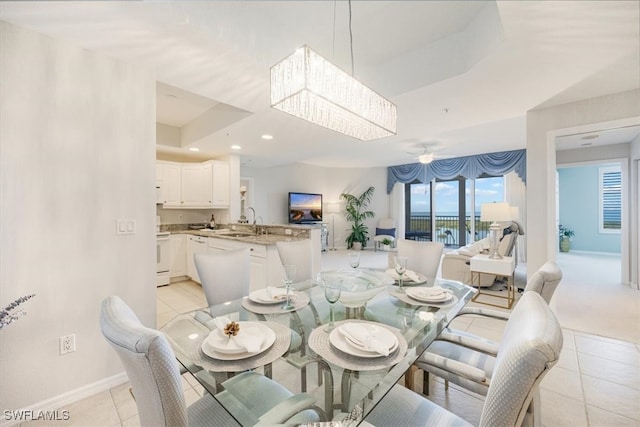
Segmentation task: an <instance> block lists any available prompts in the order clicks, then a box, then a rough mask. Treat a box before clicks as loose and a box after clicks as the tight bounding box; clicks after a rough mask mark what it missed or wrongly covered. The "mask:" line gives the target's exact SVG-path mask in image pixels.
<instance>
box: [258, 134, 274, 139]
mask: <svg viewBox="0 0 640 427" xmlns="http://www.w3.org/2000/svg"><path fill="white" fill-rule="evenodd" d="M260 138H262V139H273V135H267V134H266V133H265V134H264V135H262V136H261V137H260Z"/></svg>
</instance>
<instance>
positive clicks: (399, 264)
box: [395, 256, 408, 293]
mask: <svg viewBox="0 0 640 427" xmlns="http://www.w3.org/2000/svg"><path fill="white" fill-rule="evenodd" d="M407 261H408V260H407V257H406V256H397V257H396V264H395V269H396V273H398V276H400V278H399V279H398V292H400V293H403V292H404V288H403V287H402V276H403V275H404V273H405V272H406V271H407Z"/></svg>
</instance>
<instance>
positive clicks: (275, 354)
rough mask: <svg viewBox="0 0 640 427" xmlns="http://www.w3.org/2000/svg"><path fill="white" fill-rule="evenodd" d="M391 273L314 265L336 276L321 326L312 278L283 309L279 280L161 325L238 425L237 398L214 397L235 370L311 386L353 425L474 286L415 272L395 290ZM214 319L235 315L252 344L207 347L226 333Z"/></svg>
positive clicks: (330, 410) (333, 415)
mask: <svg viewBox="0 0 640 427" xmlns="http://www.w3.org/2000/svg"><path fill="white" fill-rule="evenodd" d="M391 276H392V274H390V271H387V272H385V271H383V270H374V269H363V268H361V269H355V270H354V269H344V270H336V271H332V272H326V273H322V277H323V279H322V280H332V279H335V278H339V279H340V281H341V282H342V289H343V292H342V295H341V298H340V300H339V301H338V302H336V303H335V304H334V309H335V310H334V317H335V326H334V329H333V330H330V331H328V330H327V324H328V323H329V311H330V310H329V306H330V304H329V303H328V302H327V300H326V298H325V295H324V287H323V286H321V285H319V284H318V283H316V281H317V280H314V281H308V282H305V283H297V284H296V286H295V290H293V291H292V293H291V297H292V308H290V309H283V302H282V301H281V299H280V298H282V293H283V291H282V288H268V289H263V290H260V291H256V292H252V293H251V294H250V295H249V296H247V297H244V298H241V299H239V300H234V301H229V302H226V303H224V304H219V305H216V306H212V307H208V308H205V309H201V310H196V311H193V312H189V313H185V314H181V315H178V316H177V317H175V318H174V319H172V320H171V321H170V322H169V323H167V325H165V326H164V327H163V328H162V329H161V330H162V331H163V333H164V334H165V335H166V336H167V338H168V340H169V342H170V343H171V346H172V348H173V349H174V352H175V354H176V358H177V359H178V361H179V362H180V363H181V364H182V366H184V368H185V369H186V370H187V371H189V372H190V373H191V374H192V375H193V376H194V377H195V378H196V379H197V380H198V381H199V383H200V384H202V386H203V387H204V389H206V391H207V392H209V393H210V394H211V395H212V396H213V397H215V398H216V399H217V400H218V401H219V402H220V403H221V404H222V406H223V407H224V408H225V409H226V410H227V411H228V412H229V413H230V414H231V415H232V416H233V417H234V419H235V420H237V421H238V425H250V424H251V422H248V421H246V420H247V418H246V417H244V416H243V413H241V412H242V411H243V409H242V408H240V407H239V406H238V405H231V404H228V401H227V400H225V399H223V398H222V397H223V396H224V394H223V393H224V391H225V387H224V383H225V382H226V381H227V380H229V379H230V378H233V377H234V376H236V375H238V374H240V373H242V372H245V371H253V372H257V373H259V374H261V375H264V376H266V377H268V378H270V379H271V380H273V381H275V382H277V383H278V384H280V385H282V386H284V387H286V389H288V390H290V391H291V393H292V394H294V395H295V394H298V393H306V394H308V395H309V396H312V397H313V399H314V400H315V405H316V406H317V407H318V408H320V409H321V410H322V411H323V412H324V417H325V418H326V420H327V421H341V420H349V425H357V424H358V423H360V422H361V421H362V420H363V419H364V418H365V417H366V416H367V414H368V413H369V412H370V411H371V409H372V408H373V407H374V406H375V405H376V404H377V403H378V402H379V401H380V400H381V399H382V398H383V397H384V396H385V394H386V393H387V392H388V391H389V390H390V389H391V387H393V385H394V384H396V383H397V382H398V381H399V380H400V379H402V377H403V375H405V373H406V372H407V371H409V372H413V371H411V370H410V368H411V367H412V365H413V363H414V362H415V361H416V359H417V358H418V357H419V356H420V355H421V354H422V352H423V351H424V350H425V349H426V348H427V347H428V346H429V345H430V344H431V342H432V341H433V340H434V339H436V337H437V336H438V335H439V334H440V332H441V331H442V330H443V329H444V328H445V327H446V326H447V325H448V323H449V322H450V321H451V320H452V319H453V317H454V316H455V315H456V314H457V313H459V312H460V310H461V309H462V308H463V307H464V306H465V305H466V304H467V303H468V302H469V301H470V300H471V298H472V297H473V295H474V294H475V292H476V291H475V290H474V288H472V287H470V286H468V285H465V284H462V283H460V282H456V281H451V280H444V279H433V278H425V277H420V280H418V279H416V281H415V282H411V281H408V282H405V285H406V286H405V287H404V289H403V292H399V289H398V286H397V280H394V278H393V277H391ZM435 290H438V291H439V292H440V291H442V292H443V293H442V294H440V296H441V297H440V298H435V299H429V298H426V297H425V298H422V297H421V296H425V295H428V294H429V293H430V292H431V291H435ZM360 295H364V297H363V298H357V297H358V296H360ZM442 295H444V297H442ZM220 319H224V322H222V323H227V322H231V321H233V322H235V323H236V326H238V327H239V329H240V333H239V334H238V336H237V337H240V336H241V334H242V331H243V328H244V330H245V331H246V332H245V334H247V336H248V334H249V333H250V331H252V332H251V333H253V334H254V335H256V336H260V339H259V342H258V343H257V347H256V345H255V344H256V343H253V344H254V348H252V349H251V351H248V350H247V349H248V348H249V347H246V348H242V349H240V350H238V351H235V352H231V351H229V352H227V351H224V350H226V349H223V348H218V347H216V342H218V341H219V342H222V341H224V342H227V341H226V340H229V341H232V338H229V337H227V336H226V335H225V334H224V332H223V330H222V329H223V327H224V325H223V326H221V322H220ZM353 325H355V326H356V327H357V328H358V329H353ZM348 328H349V329H348ZM347 330H350V332H352V333H360V332H363V331H365V332H366V333H365V335H366V337H365V338H363V337H364V335H363V336H360V337H359V338H362V341H358V340H357V339H355V338H354V337H353V334H352V335H349V334H347V333H346V331H347ZM227 332H228V331H227ZM372 336H373V337H374V338H373V340H372V339H371V337H372ZM221 337H222V338H221ZM237 337H234V338H233V339H236V338H237ZM376 337H377V338H379V339H376ZM245 339H246V338H245ZM365 340H366V341H367V342H366V343H365V342H364V341H365ZM236 341H237V342H236V343H235V346H237V347H242V342H241V340H236ZM238 342H240V344H238ZM374 343H375V345H374ZM380 343H383V344H384V345H380ZM247 392H250V390H247Z"/></svg>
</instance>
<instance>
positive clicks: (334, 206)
mask: <svg viewBox="0 0 640 427" xmlns="http://www.w3.org/2000/svg"><path fill="white" fill-rule="evenodd" d="M327 213H330V214H331V249H329V250H330V251H335V250H336V215H335V214H337V213H340V202H330V203H327Z"/></svg>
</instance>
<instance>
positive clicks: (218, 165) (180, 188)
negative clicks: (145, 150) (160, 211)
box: [156, 160, 230, 209]
mask: <svg viewBox="0 0 640 427" xmlns="http://www.w3.org/2000/svg"><path fill="white" fill-rule="evenodd" d="M157 165H158V168H157V169H156V170H157V171H160V172H161V176H162V179H156V185H160V187H161V189H160V191H161V194H162V198H161V199H162V201H163V203H162V206H163V207H165V208H184V209H211V208H213V209H226V208H228V207H229V200H230V192H229V165H228V164H227V163H226V162H223V161H218V160H210V161H208V162H204V163H174V162H158V163H157Z"/></svg>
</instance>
